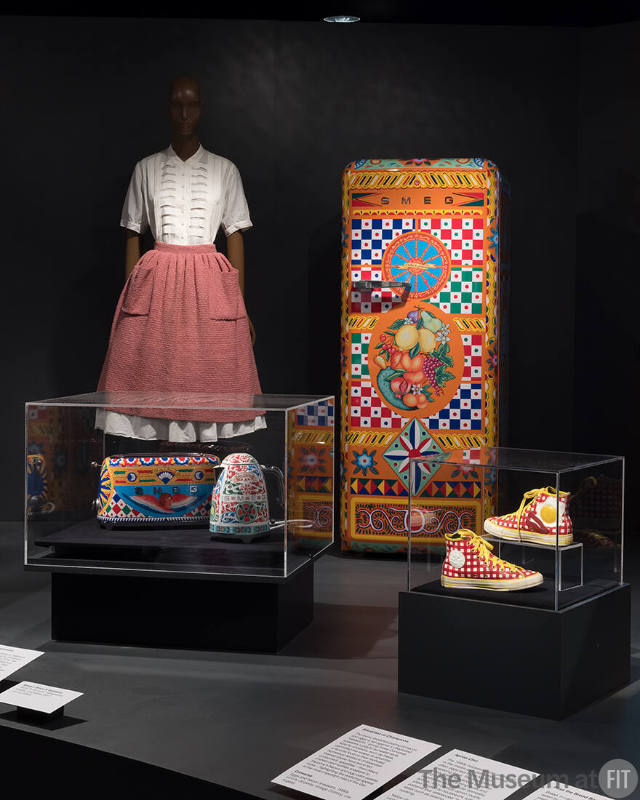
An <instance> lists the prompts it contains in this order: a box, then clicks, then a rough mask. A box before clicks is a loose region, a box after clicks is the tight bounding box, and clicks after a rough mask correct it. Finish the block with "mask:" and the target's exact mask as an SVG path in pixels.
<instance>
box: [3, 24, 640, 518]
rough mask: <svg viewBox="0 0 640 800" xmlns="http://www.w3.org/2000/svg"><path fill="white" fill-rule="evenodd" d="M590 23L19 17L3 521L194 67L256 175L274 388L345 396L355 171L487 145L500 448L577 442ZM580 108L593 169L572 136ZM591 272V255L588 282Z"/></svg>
mask: <svg viewBox="0 0 640 800" xmlns="http://www.w3.org/2000/svg"><path fill="white" fill-rule="evenodd" d="M597 35H598V34H597V32H596V33H593V34H590V36H597ZM610 35H611V36H613V37H614V38H615V35H616V34H615V33H611V34H610ZM583 36H584V34H583V33H582V32H580V31H579V30H577V29H552V28H507V27H464V26H427V25H423V26H407V25H382V24H380V25H366V24H359V25H349V26H340V25H326V24H323V23H283V22H277V23H275V22H258V21H242V22H239V21H238V22H234V21H206V22H199V21H171V20H156V21H153V20H151V21H149V20H102V21H101V20H86V19H76V20H60V19H58V20H49V19H42V18H34V19H29V20H27V19H19V18H16V19H5V20H4V24H3V26H2V29H1V31H0V74H1V75H2V81H3V84H4V85H3V95H2V96H3V98H4V101H5V111H6V113H5V114H4V115H3V117H4V125H3V126H2V134H1V135H2V144H3V148H2V149H3V162H4V163H3V173H4V175H3V178H4V180H3V185H4V192H3V193H2V195H3V196H2V202H3V209H2V221H3V223H4V228H5V230H4V249H5V252H4V254H3V259H4V264H3V267H4V269H3V274H4V280H5V285H4V289H5V291H4V293H3V294H4V298H5V303H4V304H3V307H4V313H3V334H4V335H3V341H4V342H5V349H4V366H5V369H4V374H5V377H6V381H5V398H4V400H5V402H4V430H5V431H6V436H5V439H6V458H5V459H4V460H3V462H2V472H1V473H0V474H1V476H2V479H3V481H4V483H3V485H4V486H5V487H6V488H7V490H8V491H7V493H6V495H5V497H6V498H7V502H6V503H5V504H3V507H2V509H1V510H0V515H2V516H3V517H5V518H18V517H20V516H21V502H22V500H21V491H22V474H21V468H20V467H19V464H21V459H22V455H21V449H22V413H23V412H22V404H23V402H24V401H25V400H27V399H31V400H32V399H40V398H43V397H51V396H55V395H62V394H71V393H75V392H80V391H90V390H93V389H94V387H95V384H96V381H97V377H98V374H99V370H100V366H101V363H102V359H103V356H104V351H105V347H106V342H107V337H108V332H109V326H110V323H111V318H112V313H113V309H114V306H115V303H116V300H117V296H118V293H119V291H120V289H121V286H122V282H123V269H124V262H123V234H122V232H121V231H120V229H119V227H118V222H119V214H120V209H121V205H122V200H123V197H124V193H125V191H126V187H127V183H128V179H129V176H130V172H131V170H132V168H133V165H134V163H135V162H136V161H137V160H138V159H139V158H141V157H143V156H145V155H148V154H150V153H152V152H154V151H156V150H159V149H161V148H163V147H165V146H166V145H167V144H168V126H167V123H166V99H167V86H168V82H169V80H170V79H171V78H172V77H173V76H174V75H176V74H179V73H184V72H191V73H194V74H196V75H197V76H198V77H199V78H200V79H201V82H202V85H203V90H204V97H205V99H206V103H207V106H206V109H205V115H204V121H203V126H202V131H201V138H202V141H203V144H204V145H205V147H207V148H208V149H210V150H213V151H214V152H217V153H220V154H222V155H225V156H227V157H229V158H231V159H232V160H233V161H234V162H235V163H236V164H237V165H238V167H239V168H240V171H241V173H242V175H243V179H244V183H245V190H246V194H247V197H248V200H249V205H250V209H251V212H252V218H253V222H254V225H255V228H254V230H253V231H251V232H250V233H248V234H247V236H246V244H247V304H248V308H249V313H250V315H251V317H252V319H253V320H254V323H255V326H256V329H257V333H258V341H257V345H256V357H257V361H258V366H259V371H260V374H261V378H262V383H263V389H264V390H265V391H270V392H278V391H282V392H316V391H317V392H337V386H338V377H339V367H338V359H337V348H338V325H339V299H338V277H339V242H340V175H341V170H342V168H343V167H344V165H345V164H346V163H347V162H349V161H351V160H353V159H355V158H362V157H373V158H375V157H381V158H385V157H420V156H440V155H454V156H487V157H489V158H491V159H492V160H494V161H495V162H496V163H497V164H498V165H499V166H500V167H501V168H502V170H503V171H504V173H505V174H506V175H507V176H508V178H509V179H510V182H511V184H512V188H513V215H512V239H513V252H512V263H513V273H512V284H511V301H510V326H511V357H510V362H511V365H510V369H511V377H510V383H511V385H510V427H509V431H508V439H507V441H506V442H505V443H508V444H512V445H517V446H527V447H537V448H545V447H548V448H555V449H570V448H571V447H572V446H573V434H574V431H573V417H574V414H575V416H576V418H578V417H580V415H582V414H583V413H584V408H585V406H584V405H582V403H583V393H582V391H581V389H580V387H581V385H582V384H581V380H582V372H580V370H582V369H583V367H584V359H583V357H582V355H581V356H580V358H579V359H578V361H576V362H575V363H576V364H577V365H578V371H577V372H576V375H575V376H574V351H575V350H576V347H577V349H580V348H581V347H582V338H581V336H582V335H581V333H580V331H579V330H578V332H577V333H576V332H575V330H576V329H575V325H574V315H575V313H576V308H577V312H578V320H577V321H578V325H579V326H583V325H584V324H585V322H584V320H583V316H584V315H583V306H584V302H583V301H582V300H581V299H580V297H579V302H578V306H577V307H576V302H575V290H576V247H577V243H576V215H577V209H578V193H579V188H580V204H581V217H580V219H581V220H582V218H583V216H584V214H583V213H582V212H584V213H591V214H593V215H595V216H596V217H597V216H598V214H599V210H600V207H599V206H598V200H597V198H596V199H594V201H593V202H591V205H589V204H588V203H587V202H586V200H585V197H584V194H585V192H584V191H583V188H584V187H583V184H582V183H580V182H579V178H580V175H579V166H580V167H581V169H584V168H585V164H584V161H585V159H586V160H589V159H591V158H600V157H601V155H602V153H601V152H600V147H599V144H598V142H599V137H600V130H599V128H598V126H597V125H593V124H592V122H593V121H591V122H589V120H588V119H587V117H588V114H586V113H585V111H584V109H585V107H586V106H588V97H589V93H590V91H591V87H590V85H589V80H588V79H585V76H584V75H583V72H584V71H585V70H586V69H587V67H585V60H583V61H581V60H580V55H581V54H582V55H583V56H584V52H585V51H584V47H583V44H582V39H583ZM588 41H589V42H592V52H591V53H590V55H589V56H588V59H591V61H592V62H594V63H590V64H589V65H588V69H591V70H593V71H594V72H597V69H598V66H597V62H598V59H599V55H598V46H599V44H598V43H597V42H595V41H594V40H593V39H589V40H588ZM611 46H613V42H611ZM585 47H586V45H585ZM585 58H586V56H585ZM585 74H586V73H585ZM636 74H637V73H636ZM600 80H601V88H602V89H603V90H604V79H600ZM580 91H581V92H582V94H580ZM612 102H614V101H612ZM616 102H617V101H616ZM579 104H580V106H579ZM579 112H580V113H579ZM614 116H615V115H614ZM587 123H589V124H591V135H590V139H589V142H588V144H585V143H584V142H583V146H582V148H581V149H580V159H581V160H580V164H579V162H578V148H577V139H578V129H579V127H580V126H581V125H586V124H587ZM611 138H612V139H614V140H615V138H616V134H615V129H614V130H613V132H612V133H611ZM628 144H629V145H630V142H629V143H628ZM611 146H612V149H613V151H614V152H612V153H610V157H611V158H612V159H613V158H615V151H616V150H617V145H616V142H615V141H613V142H612V143H611ZM589 148H591V150H589ZM592 151H593V152H592ZM636 169H637V168H636ZM636 176H637V172H636ZM612 199H613V195H612ZM616 202H617V201H616ZM636 211H637V206H636ZM581 224H582V222H581ZM592 224H593V223H589V222H587V223H586V227H587V229H589V228H590V227H591V226H592ZM587 233H589V230H587ZM581 246H582V245H581ZM582 268H583V265H582V261H581V264H580V271H579V278H580V282H579V285H582ZM615 298H617V295H615V297H614V295H613V294H612V296H611V298H610V299H611V301H612V302H613V300H614V299H615ZM601 313H605V312H604V311H601ZM607 313H609V312H607ZM610 313H611V314H612V315H613V316H615V315H616V314H617V310H616V308H615V305H613V306H612V307H611V309H610ZM581 315H582V316H581ZM168 335H171V332H168ZM636 349H637V345H636ZM617 357H618V352H617V351H616V354H615V355H614V358H617ZM574 380H575V385H576V387H577V389H578V391H576V392H574ZM574 395H575V398H574ZM574 399H575V402H574ZM576 430H577V431H578V428H577V429H576ZM579 431H580V435H582V433H583V429H582V427H580V428H579ZM616 437H618V438H616ZM580 441H582V439H581V440H580ZM581 447H582V449H587V450H605V451H609V452H611V451H614V452H615V451H622V450H623V447H624V444H623V443H622V442H621V440H620V438H619V431H618V430H616V432H615V436H614V435H613V434H612V436H611V437H609V438H607V436H606V435H604V434H603V435H602V437H601V438H598V439H597V440H593V439H590V438H589V436H588V435H587V436H585V444H584V445H582V444H581Z"/></svg>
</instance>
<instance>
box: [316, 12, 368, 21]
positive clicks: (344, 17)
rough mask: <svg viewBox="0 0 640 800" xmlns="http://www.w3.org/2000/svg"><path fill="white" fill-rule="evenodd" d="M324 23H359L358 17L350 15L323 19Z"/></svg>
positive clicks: (337, 15) (338, 15)
mask: <svg viewBox="0 0 640 800" xmlns="http://www.w3.org/2000/svg"><path fill="white" fill-rule="evenodd" d="M324 21H325V22H360V17H354V16H353V15H352V14H336V15H335V16H333V17H325V18H324Z"/></svg>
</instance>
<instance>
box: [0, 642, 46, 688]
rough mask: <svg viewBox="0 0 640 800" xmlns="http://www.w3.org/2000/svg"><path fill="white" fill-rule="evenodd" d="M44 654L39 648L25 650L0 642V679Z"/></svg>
mask: <svg viewBox="0 0 640 800" xmlns="http://www.w3.org/2000/svg"><path fill="white" fill-rule="evenodd" d="M41 655H44V653H42V652H41V651H40V650H25V649H24V648H23V647H9V646H7V645H4V644H0V681H3V680H4V679H5V678H8V677H9V675H13V673H14V672H17V670H19V669H20V668H21V667H24V666H25V664H28V663H29V662H30V661H33V660H34V659H36V658H38V657H39V656H41Z"/></svg>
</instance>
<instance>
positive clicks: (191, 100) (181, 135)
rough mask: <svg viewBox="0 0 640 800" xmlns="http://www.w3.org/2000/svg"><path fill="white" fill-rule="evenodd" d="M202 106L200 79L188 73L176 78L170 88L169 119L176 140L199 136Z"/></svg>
mask: <svg viewBox="0 0 640 800" xmlns="http://www.w3.org/2000/svg"><path fill="white" fill-rule="evenodd" d="M201 108H202V102H201V100H200V85H199V83H198V81H197V80H196V79H195V78H191V77H189V76H186V75H183V76H180V77H179V78H175V80H173V81H172V82H171V87H170V90H169V119H170V121H171V134H172V138H173V141H174V142H177V141H180V140H183V141H184V140H186V139H191V138H193V137H194V136H197V134H198V125H199V123H200V111H201Z"/></svg>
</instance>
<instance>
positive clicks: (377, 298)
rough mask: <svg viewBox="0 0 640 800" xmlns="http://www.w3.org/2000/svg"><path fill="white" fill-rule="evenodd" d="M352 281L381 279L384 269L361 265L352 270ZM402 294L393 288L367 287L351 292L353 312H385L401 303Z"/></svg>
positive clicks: (351, 309)
mask: <svg viewBox="0 0 640 800" xmlns="http://www.w3.org/2000/svg"><path fill="white" fill-rule="evenodd" d="M351 280H352V281H354V282H355V281H381V280H382V270H381V269H373V268H372V267H370V266H368V267H359V268H357V269H352V270H351ZM401 302H402V298H401V297H400V295H398V294H396V293H395V292H393V291H392V290H391V289H367V290H364V291H362V290H361V291H359V292H358V291H355V290H354V291H352V292H351V308H350V311H351V313H352V314H383V313H384V312H385V311H391V309H392V308H393V306H394V305H396V304H397V303H401Z"/></svg>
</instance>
